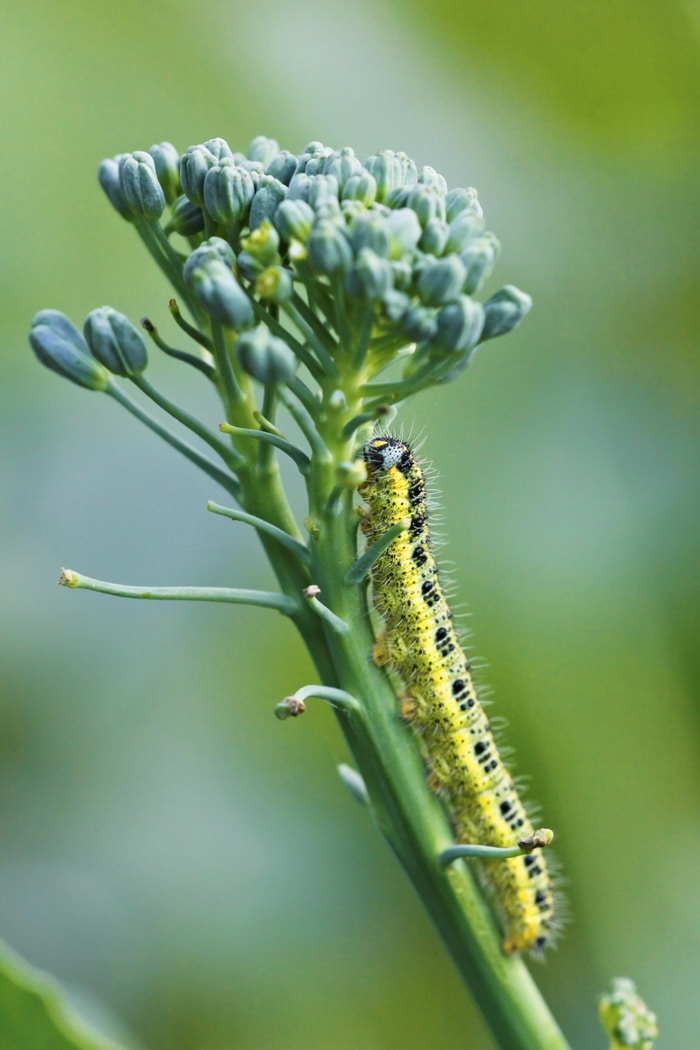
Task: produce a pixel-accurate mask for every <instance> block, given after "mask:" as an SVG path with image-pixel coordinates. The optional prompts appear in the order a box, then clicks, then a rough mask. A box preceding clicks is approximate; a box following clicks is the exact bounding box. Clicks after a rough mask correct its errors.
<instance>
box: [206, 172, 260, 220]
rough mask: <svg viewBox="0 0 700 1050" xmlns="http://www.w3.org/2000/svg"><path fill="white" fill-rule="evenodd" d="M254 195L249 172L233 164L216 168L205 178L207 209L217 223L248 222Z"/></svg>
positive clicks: (253, 186)
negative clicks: (249, 209)
mask: <svg viewBox="0 0 700 1050" xmlns="http://www.w3.org/2000/svg"><path fill="white" fill-rule="evenodd" d="M254 195H255V185H254V183H253V179H252V177H251V175H250V172H248V171H246V170H245V168H242V167H240V166H237V165H234V164H233V163H231V162H230V161H229V162H223V163H221V164H216V165H215V166H214V167H213V168H210V169H209V171H208V172H207V174H206V176H205V179H204V206H205V208H206V209H207V211H208V212H209V214H210V215H211V216H212V218H213V219H216V221H217V222H222V223H243V222H245V220H246V219H247V216H248V208H249V206H250V202H251V201H252V199H253V196H254Z"/></svg>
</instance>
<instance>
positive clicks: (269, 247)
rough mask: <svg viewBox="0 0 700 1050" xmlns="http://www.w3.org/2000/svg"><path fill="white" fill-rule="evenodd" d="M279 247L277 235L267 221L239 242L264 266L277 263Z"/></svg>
mask: <svg viewBox="0 0 700 1050" xmlns="http://www.w3.org/2000/svg"><path fill="white" fill-rule="evenodd" d="M279 245H280V238H279V234H278V232H277V230H276V229H275V227H274V226H273V225H272V223H271V222H268V220H267V219H266V220H265V222H263V223H262V224H261V225H260V226H258V227H257V229H254V230H253V231H252V232H251V233H250V234H249V235H248V236H247V237H244V238H243V240H242V241H241V247H242V248H243V249H244V250H245V251H246V252H250V254H251V255H252V256H253V258H254V259H256V260H257V261H258V262H260V263H262V264H263V265H264V266H267V265H269V264H270V263H273V262H279V251H278V249H279ZM239 258H240V256H239Z"/></svg>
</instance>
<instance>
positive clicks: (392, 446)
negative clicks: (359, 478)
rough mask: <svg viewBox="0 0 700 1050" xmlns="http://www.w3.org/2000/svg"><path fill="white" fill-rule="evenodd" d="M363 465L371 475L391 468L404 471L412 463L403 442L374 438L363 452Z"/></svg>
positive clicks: (386, 438) (388, 438)
mask: <svg viewBox="0 0 700 1050" xmlns="http://www.w3.org/2000/svg"><path fill="white" fill-rule="evenodd" d="M363 454H364V458H365V463H366V464H367V467H368V469H369V470H370V471H372V472H373V473H377V472H378V473H384V472H386V471H387V470H391V468H392V467H398V468H399V470H402V471H404V472H405V471H406V470H408V469H409V468H410V466H411V464H412V463H413V456H412V455H411V450H410V449H409V447H408V445H407V444H406V442H405V441H400V440H399V439H398V438H394V437H376V438H372V440H371V441H368V442H367V444H366V445H365V447H364V450H363Z"/></svg>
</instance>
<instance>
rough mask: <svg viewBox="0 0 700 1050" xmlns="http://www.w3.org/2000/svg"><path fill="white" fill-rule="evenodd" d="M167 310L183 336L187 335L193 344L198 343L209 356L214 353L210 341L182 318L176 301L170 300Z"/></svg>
mask: <svg viewBox="0 0 700 1050" xmlns="http://www.w3.org/2000/svg"><path fill="white" fill-rule="evenodd" d="M168 309H169V310H170V313H171V314H172V316H173V320H174V321H175V324H176V325H177V326H178V328H181V329H182V331H183V332H184V333H185V335H188V336H189V337H190V339H194V341H195V343H199V345H200V346H203V347H204V349H205V350H208V351H209V353H210V354H211V353H213V352H214V344H213V343H212V341H211V339H209V338H208V337H207V336H206V335H204V334H203V333H202V332H200V330H199V328H195V326H194V325H193V324H190V322H189V321H188V320H186V318H184V317H183V316H182V314H181V313H180V307H179V306H178V305H177V299H170V300H169V301H168Z"/></svg>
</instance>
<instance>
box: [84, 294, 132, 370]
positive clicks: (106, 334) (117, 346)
mask: <svg viewBox="0 0 700 1050" xmlns="http://www.w3.org/2000/svg"><path fill="white" fill-rule="evenodd" d="M83 334H84V335H85V339H86V340H87V344H88V346H89V347H90V350H91V351H92V354H93V356H94V357H95V359H96V360H97V361H99V362H100V364H102V365H104V366H105V368H106V369H107V370H108V371H109V372H112V373H113V375H117V376H129V377H131V376H139V375H141V373H142V372H143V371H145V369H146V366H147V365H148V354H147V352H146V344H145V343H144V341H143V337H142V335H141V333H140V332H139V331H138V329H136V328H135V327H134V326H133V324H132V323H131V321H130V320H129V318H128V317H125V315H124V314H121V313H119V311H118V310H113V309H112V307H111V306H100V307H98V308H97V309H96V310H91V311H90V313H89V314H88V315H87V317H86V318H85V323H84V324H83Z"/></svg>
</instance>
